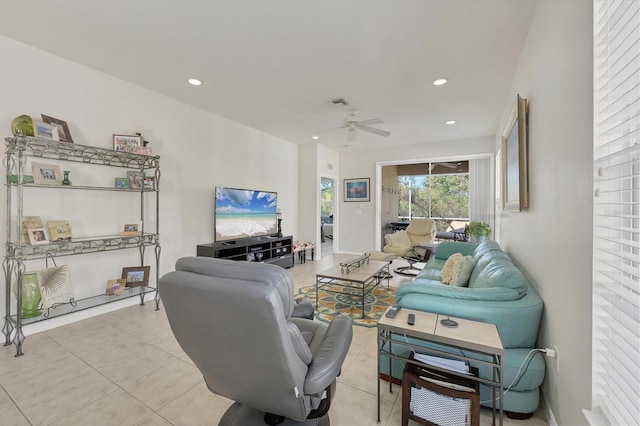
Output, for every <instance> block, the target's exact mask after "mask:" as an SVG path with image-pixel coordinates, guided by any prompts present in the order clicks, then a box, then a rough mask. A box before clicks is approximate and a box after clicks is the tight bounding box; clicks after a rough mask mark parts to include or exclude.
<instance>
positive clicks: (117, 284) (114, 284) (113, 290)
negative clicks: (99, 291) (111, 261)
mask: <svg viewBox="0 0 640 426" xmlns="http://www.w3.org/2000/svg"><path fill="white" fill-rule="evenodd" d="M126 286H127V280H125V279H122V278H121V279H119V280H107V290H106V291H105V293H104V294H106V295H107V296H120V295H121V294H122V293H124V289H125V287H126Z"/></svg>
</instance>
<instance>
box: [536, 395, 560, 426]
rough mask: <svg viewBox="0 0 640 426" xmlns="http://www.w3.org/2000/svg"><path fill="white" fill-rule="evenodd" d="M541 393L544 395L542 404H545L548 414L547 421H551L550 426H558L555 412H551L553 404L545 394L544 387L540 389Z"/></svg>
mask: <svg viewBox="0 0 640 426" xmlns="http://www.w3.org/2000/svg"><path fill="white" fill-rule="evenodd" d="M540 391H541V392H540V393H541V394H542V402H543V403H544V413H545V414H546V416H547V420H548V421H549V426H558V422H556V417H555V416H554V415H553V411H552V410H551V404H549V400H548V399H547V395H546V394H545V393H544V390H543V389H542V387H541V388H540Z"/></svg>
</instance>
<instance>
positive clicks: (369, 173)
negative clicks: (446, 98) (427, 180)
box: [334, 137, 494, 253]
mask: <svg viewBox="0 0 640 426" xmlns="http://www.w3.org/2000/svg"><path fill="white" fill-rule="evenodd" d="M493 149H494V141H493V139H492V138H489V137H488V138H482V139H474V140H460V141H447V142H436V143H424V144H415V145H404V146H398V147H387V148H375V149H363V150H353V151H344V152H341V153H340V183H339V185H342V180H343V179H351V178H366V177H370V178H371V201H370V202H368V203H363V202H348V203H345V202H344V201H342V198H340V200H339V201H338V204H339V208H340V215H339V224H338V231H339V239H338V250H339V251H341V252H345V253H364V252H365V251H367V250H372V249H374V248H376V247H377V245H376V234H377V232H376V230H377V229H376V198H377V197H378V194H377V193H376V187H377V186H378V185H377V182H376V164H377V163H378V162H388V163H389V164H391V163H393V162H396V163H402V162H418V161H423V162H426V161H429V160H431V159H438V158H451V157H456V156H461V155H477V154H486V153H487V152H493ZM380 187H381V185H380ZM334 229H335V227H334Z"/></svg>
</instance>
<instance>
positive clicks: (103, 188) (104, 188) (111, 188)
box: [7, 183, 159, 193]
mask: <svg viewBox="0 0 640 426" xmlns="http://www.w3.org/2000/svg"><path fill="white" fill-rule="evenodd" d="M7 186H19V184H17V183H10V184H7ZM22 186H23V187H24V188H58V189H84V190H88V191H117V192H136V193H140V192H159V190H158V189H131V188H116V187H114V186H81V185H38V184H35V183H23V184H22Z"/></svg>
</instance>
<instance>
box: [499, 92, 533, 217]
mask: <svg viewBox="0 0 640 426" xmlns="http://www.w3.org/2000/svg"><path fill="white" fill-rule="evenodd" d="M528 109H529V104H528V102H527V100H526V99H524V98H522V97H520V95H517V98H516V103H515V105H514V106H513V108H512V110H511V114H510V115H509V119H508V120H507V123H506V126H505V129H504V131H503V132H502V153H501V156H502V208H503V210H505V211H513V212H519V211H521V210H522V209H524V208H527V207H529V182H528V175H529V170H528V161H527V152H528V140H527V113H528Z"/></svg>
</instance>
